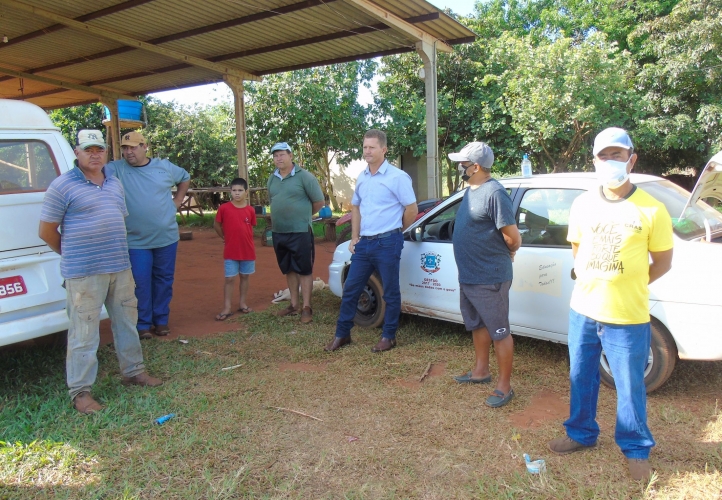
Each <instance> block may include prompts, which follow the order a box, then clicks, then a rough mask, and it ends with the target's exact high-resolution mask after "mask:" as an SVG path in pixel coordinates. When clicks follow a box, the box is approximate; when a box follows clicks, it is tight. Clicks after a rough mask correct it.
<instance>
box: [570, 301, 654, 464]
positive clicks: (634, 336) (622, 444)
mask: <svg viewBox="0 0 722 500" xmlns="http://www.w3.org/2000/svg"><path fill="white" fill-rule="evenodd" d="M650 342H651V329H650V324H649V323H642V324H638V325H612V324H609V323H599V322H597V321H595V320H593V319H591V318H588V317H587V316H584V315H582V314H579V313H578V312H576V311H574V310H570V311H569V359H570V365H571V367H570V373H569V378H570V379H571V400H570V408H569V420H567V421H566V422H564V426H565V427H566V429H567V436H569V437H570V438H571V439H573V440H574V441H576V442H578V443H581V444H583V445H585V446H591V445H593V444H594V443H595V442H596V441H597V437H598V436H599V426H598V425H597V422H596V420H595V419H596V416H597V400H598V398H599V359H600V356H601V354H602V349H604V353H605V355H606V356H607V361H608V362H609V366H610V368H611V369H612V374H613V375H614V383H615V385H616V386H617V425H616V428H615V431H614V439H615V441H616V442H617V445H618V446H619V448H621V450H622V453H624V456H625V457H627V458H641V459H646V458H649V450H650V449H651V448H652V447H653V446H654V444H655V443H654V438H653V437H652V433H651V432H650V430H649V427H647V391H646V388H645V386H644V369H645V367H646V365H647V358H648V355H649V344H650Z"/></svg>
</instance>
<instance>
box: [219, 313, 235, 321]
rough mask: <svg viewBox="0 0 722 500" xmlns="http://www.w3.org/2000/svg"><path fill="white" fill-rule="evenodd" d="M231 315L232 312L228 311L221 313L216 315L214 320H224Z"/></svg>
mask: <svg viewBox="0 0 722 500" xmlns="http://www.w3.org/2000/svg"><path fill="white" fill-rule="evenodd" d="M231 316H233V313H228V314H223V313H221V314H219V315H218V316H216V321H225V320H227V319H228V318H230V317H231Z"/></svg>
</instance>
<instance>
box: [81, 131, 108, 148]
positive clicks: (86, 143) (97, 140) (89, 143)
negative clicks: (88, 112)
mask: <svg viewBox="0 0 722 500" xmlns="http://www.w3.org/2000/svg"><path fill="white" fill-rule="evenodd" d="M93 146H96V147H99V148H103V149H106V148H107V147H108V146H107V145H106V144H105V140H104V139H103V132H101V131H100V130H81V131H79V132H78V147H79V148H80V149H88V148H90V147H93Z"/></svg>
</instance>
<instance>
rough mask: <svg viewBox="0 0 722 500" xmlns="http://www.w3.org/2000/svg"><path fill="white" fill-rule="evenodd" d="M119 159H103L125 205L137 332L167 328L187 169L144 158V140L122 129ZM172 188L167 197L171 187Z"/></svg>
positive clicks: (143, 336)
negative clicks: (122, 193) (120, 186)
mask: <svg viewBox="0 0 722 500" xmlns="http://www.w3.org/2000/svg"><path fill="white" fill-rule="evenodd" d="M120 147H121V149H122V150H123V159H122V160H117V161H112V162H110V163H108V166H107V168H108V173H109V175H115V176H116V177H118V179H120V182H121V183H122V184H123V188H124V189H125V201H126V203H127V205H128V212H129V213H130V215H128V218H127V219H126V221H125V224H126V226H127V228H128V251H129V253H130V264H131V267H132V270H133V278H134V279H135V286H136V292H135V294H136V296H137V297H138V324H137V325H136V327H137V330H138V336H139V337H140V338H141V339H149V338H152V337H153V335H152V334H155V335H159V336H165V335H168V334H169V333H170V328H169V326H168V323H169V317H170V301H171V299H172V298H173V280H174V278H175V259H176V252H177V250H178V240H179V239H180V236H179V234H178V223H177V222H176V211H177V210H178V207H179V206H180V204H181V202H182V201H183V198H184V197H185V195H186V191H188V187H189V186H190V181H191V177H190V175H189V174H188V172H187V171H186V170H185V169H183V168H181V167H179V166H178V165H174V164H173V163H171V162H170V161H169V160H168V159H167V158H166V159H163V160H161V159H160V158H148V142H147V141H146V140H145V137H143V135H142V134H140V133H139V132H128V133H127V134H123V136H122V137H121V141H120ZM173 188H176V192H175V194H173V196H172V197H171V190H172V189H173Z"/></svg>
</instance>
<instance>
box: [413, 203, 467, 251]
mask: <svg viewBox="0 0 722 500" xmlns="http://www.w3.org/2000/svg"><path fill="white" fill-rule="evenodd" d="M460 203H461V198H459V200H458V201H456V202H455V203H453V204H451V205H449V206H447V207H444V209H443V210H441V211H440V212H438V213H436V214H434V216H433V217H431V218H430V219H429V220H428V221H426V222H424V224H423V225H422V226H421V228H420V233H421V238H420V241H448V242H450V241H451V236H452V234H453V232H454V221H455V220H456V212H457V211H458V210H459V204H460Z"/></svg>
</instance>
